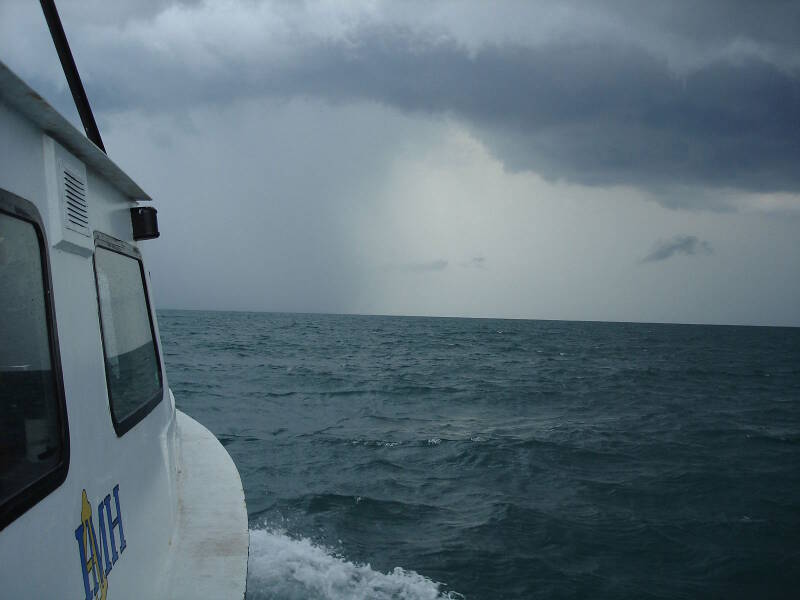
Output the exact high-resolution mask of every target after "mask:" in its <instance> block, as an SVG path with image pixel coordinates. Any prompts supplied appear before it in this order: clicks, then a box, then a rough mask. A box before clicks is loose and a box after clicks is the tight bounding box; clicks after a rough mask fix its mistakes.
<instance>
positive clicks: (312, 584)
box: [247, 528, 463, 600]
mask: <svg viewBox="0 0 800 600" xmlns="http://www.w3.org/2000/svg"><path fill="white" fill-rule="evenodd" d="M247 598H248V600H267V599H269V600H322V599H325V600H339V599H341V600H344V599H353V598H370V599H372V600H389V599H392V600H455V599H457V598H463V596H461V595H460V594H457V593H455V592H444V591H442V584H440V583H437V582H435V581H433V580H431V579H428V578H427V577H424V576H422V575H420V574H419V573H416V572H414V571H410V570H405V569H403V568H401V567H395V568H394V569H393V570H392V571H390V572H388V573H381V572H379V571H375V570H374V569H372V568H371V567H370V565H369V564H357V563H353V562H350V561H348V560H346V559H344V558H342V557H340V556H337V555H336V553H334V552H333V551H332V550H330V549H328V548H325V547H324V546H320V545H317V544H315V543H313V542H312V541H311V540H309V539H307V538H299V539H297V538H293V537H290V536H289V535H287V534H286V533H285V532H283V531H281V530H278V529H269V528H266V529H253V530H251V531H250V560H249V562H248V573H247Z"/></svg>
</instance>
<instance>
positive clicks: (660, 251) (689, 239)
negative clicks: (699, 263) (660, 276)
mask: <svg viewBox="0 0 800 600" xmlns="http://www.w3.org/2000/svg"><path fill="white" fill-rule="evenodd" d="M713 252H714V251H713V249H712V248H711V244H709V243H708V242H706V241H704V240H700V239H698V238H697V236H694V235H676V236H675V237H674V238H672V239H671V240H659V241H658V242H656V243H655V245H654V246H653V250H652V251H651V252H650V254H648V255H647V256H645V257H644V258H643V259H642V261H641V262H643V263H651V262H658V261H662V260H667V259H668V258H671V257H673V256H675V255H678V254H683V255H685V256H698V255H703V254H712V253H713Z"/></svg>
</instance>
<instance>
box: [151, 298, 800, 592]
mask: <svg viewBox="0 0 800 600" xmlns="http://www.w3.org/2000/svg"><path fill="white" fill-rule="evenodd" d="M159 324H160V329H161V338H162V340H163V345H164V354H165V356H164V358H165V360H166V365H167V377H168V380H169V384H170V386H171V387H172V389H173V391H174V393H175V398H176V402H177V404H178V407H179V408H180V409H181V410H183V411H185V412H187V413H188V414H190V415H192V416H193V417H195V418H197V419H198V420H200V421H201V422H202V423H204V424H205V425H206V426H207V427H209V428H210V429H211V430H212V431H213V432H214V433H215V434H216V435H217V436H218V437H219V439H220V440H221V441H222V443H223V444H224V445H225V447H226V448H227V450H228V452H230V454H231V456H232V457H233V459H234V461H235V462H236V464H237V466H238V467H239V470H240V472H241V475H242V480H243V483H244V489H245V494H246V497H247V507H248V513H249V518H250V545H251V546H250V562H249V575H248V582H247V588H248V589H247V597H248V598H249V599H266V598H270V599H275V600H278V599H280V600H287V599H298V600H300V599H302V600H308V599H318V598H319V599H322V598H330V599H341V598H365V599H366V598H370V599H378V600H382V599H389V598H392V599H407V600H411V599H431V600H433V599H438V598H467V599H469V600H478V599H501V598H514V599H517V598H520V599H521V598H525V599H527V598H592V599H604V598H637V599H638V598H757V599H759V600H763V599H766V598H798V597H800V329H791V328H763V327H719V326H697V325H652V324H629V323H584V322H560V321H523V320H519V321H517V320H513V321H512V320H491V319H439V318H410V317H376V316H337V315H306V314H272V313H226V312H181V311H161V312H159Z"/></svg>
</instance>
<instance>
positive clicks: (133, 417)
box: [94, 246, 163, 435]
mask: <svg viewBox="0 0 800 600" xmlns="http://www.w3.org/2000/svg"><path fill="white" fill-rule="evenodd" d="M94 263H95V274H96V277H97V296H98V299H99V302H100V322H101V325H102V331H103V350H104V353H105V363H106V380H107V382H108V396H109V402H110V403H111V416H112V419H113V422H114V428H115V430H116V432H117V435H122V434H124V433H125V432H126V431H128V430H129V429H130V428H131V427H133V426H134V425H135V424H136V423H138V422H139V421H141V420H142V419H143V418H144V417H145V416H146V415H147V414H148V413H149V412H150V411H151V410H152V409H153V407H154V406H155V405H156V404H158V402H159V401H160V400H161V397H162V395H163V387H162V378H161V365H160V362H159V359H158V353H157V350H156V345H155V342H154V335H153V323H152V320H151V318H150V305H149V303H148V300H147V293H146V292H145V287H144V271H143V269H142V263H141V261H140V260H139V259H138V258H137V257H134V256H131V255H128V254H125V253H123V252H121V251H119V250H117V249H115V250H112V249H109V248H105V247H102V246H97V248H96V250H95V255H94Z"/></svg>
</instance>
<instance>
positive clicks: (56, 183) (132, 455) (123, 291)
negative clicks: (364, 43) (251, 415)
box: [0, 0, 249, 600]
mask: <svg viewBox="0 0 800 600" xmlns="http://www.w3.org/2000/svg"><path fill="white" fill-rule="evenodd" d="M47 4H48V2H45V1H44V0H43V1H42V5H43V7H46V5H47ZM49 4H52V2H49ZM54 11H55V8H54V6H53V12H54ZM45 14H46V16H47V20H48V25H50V29H51V32H53V29H54V25H53V22H52V19H53V15H52V14H50V15H48V14H47V9H46V10H45ZM55 18H56V19H57V13H55ZM58 28H60V23H56V29H58ZM61 35H63V30H62V31H61ZM57 37H58V36H57V35H56V33H54V34H53V38H54V41H55V42H56V46H57V48H58V46H59V41H58V40H57ZM63 42H64V44H66V39H64V40H63ZM58 49H59V56H60V57H61V59H62V63H65V61H66V62H70V61H72V58H71V55H69V56H68V57H66V58H65V56H64V54H63V50H64V48H58ZM66 52H67V53H68V52H69V49H68V46H66ZM1 58H2V57H0V59H1ZM72 64H73V67H74V61H73V63H72ZM65 72H67V78H68V80H70V87H71V88H73V96H76V94H75V89H74V87H73V84H74V83H75V82H74V79H75V78H77V82H78V84H80V80H79V77H78V76H77V69H75V71H74V72H73V73H70V72H68V69H67V68H66V67H65ZM71 78H72V79H71ZM81 90H82V86H81ZM84 100H85V94H84ZM76 103H77V104H78V108H79V113H80V114H81V118H82V121H83V122H84V127H85V129H86V133H87V134H89V135H90V136H91V137H95V135H96V139H94V140H93V139H90V137H87V135H84V133H83V132H81V131H79V130H78V129H77V128H76V127H74V126H73V125H72V124H71V123H70V122H69V121H68V120H67V119H65V118H64V117H63V116H62V115H61V114H59V113H58V112H57V111H56V110H55V109H54V108H53V107H52V106H50V105H49V104H48V103H47V102H46V101H45V100H44V99H43V98H42V97H41V96H40V95H39V94H37V93H36V91H34V90H33V89H32V88H31V87H30V86H28V85H27V84H26V83H25V82H24V81H22V80H21V79H20V78H19V77H18V76H17V75H16V74H14V73H13V72H12V71H11V70H10V69H9V68H8V67H7V66H6V65H5V64H4V63H2V62H0V597H3V598H23V597H26V598H29V597H33V598H76V599H77V598H85V600H92V599H95V598H101V599H106V598H113V599H120V598H165V599H167V598H169V599H179V598H192V599H205V598H208V599H211V598H214V599H221V598H231V599H233V598H237V599H241V598H243V597H244V595H245V591H246V580H247V558H248V547H249V533H248V524H247V510H246V506H245V499H244V492H243V489H242V482H241V478H240V476H239V472H238V471H237V469H236V466H235V464H234V463H233V461H232V459H231V457H230V456H229V455H228V453H227V451H226V450H225V448H224V447H223V446H222V444H220V442H219V441H218V440H217V439H216V438H215V437H214V435H213V434H212V433H211V432H210V431H209V430H208V429H207V428H206V427H204V426H203V425H201V424H200V423H198V422H197V421H195V420H194V419H192V418H191V417H189V416H188V415H186V414H184V413H183V412H181V411H180V410H178V409H177V408H176V406H175V397H174V395H173V393H172V391H171V390H170V388H169V383H168V381H167V374H166V370H165V367H164V360H163V356H164V354H163V350H162V347H161V343H160V337H159V329H158V320H157V317H156V312H155V310H154V304H155V303H154V301H153V295H152V290H151V283H150V279H149V275H148V269H147V266H146V265H145V263H144V260H143V258H142V254H141V251H140V247H141V245H142V244H144V243H153V242H148V240H152V239H154V238H156V237H158V236H159V231H158V221H157V213H156V209H155V208H153V207H152V206H151V205H152V199H151V198H150V197H149V196H148V195H147V194H146V193H145V192H144V191H143V190H142V189H141V188H140V187H139V186H138V185H137V184H136V183H135V182H134V181H133V180H132V179H131V178H130V177H129V176H128V175H127V174H126V173H125V172H124V171H123V170H122V169H121V168H120V167H119V166H117V164H116V163H115V162H114V161H112V160H111V159H110V158H109V157H108V156H107V155H106V153H105V151H104V148H103V146H102V140H101V139H100V137H99V133H95V134H92V131H91V127H90V126H87V122H88V121H87V120H86V119H85V118H84V117H86V114H85V113H86V110H87V109H88V111H89V113H88V116H89V117H91V119H90V120H91V123H94V118H93V117H92V116H91V111H90V108H89V107H88V101H87V102H86V104H85V105H81V102H80V101H79V98H78V97H76ZM91 123H90V124H89V125H91ZM95 130H96V126H95Z"/></svg>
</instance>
